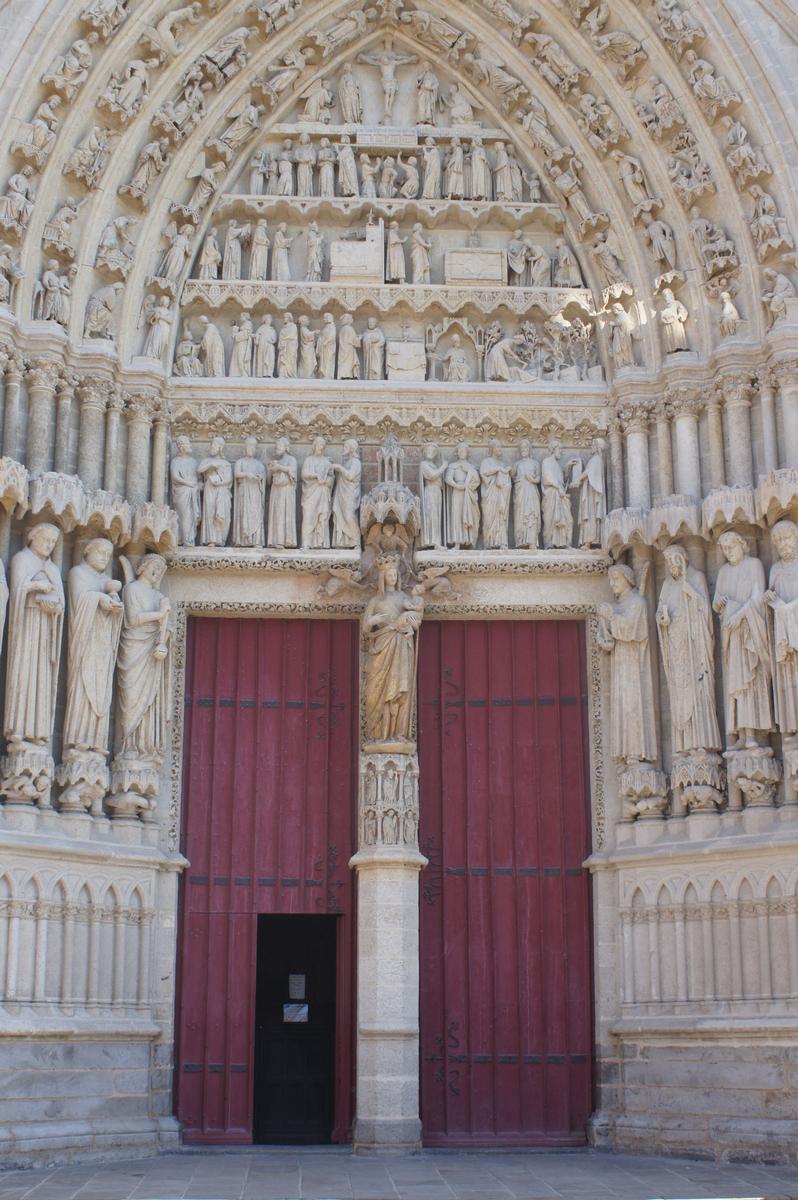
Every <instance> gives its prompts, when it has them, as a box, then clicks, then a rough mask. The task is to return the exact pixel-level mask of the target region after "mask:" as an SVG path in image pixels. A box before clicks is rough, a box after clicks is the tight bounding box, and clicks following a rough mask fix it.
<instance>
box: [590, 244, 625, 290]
mask: <svg viewBox="0 0 798 1200" xmlns="http://www.w3.org/2000/svg"><path fill="white" fill-rule="evenodd" d="M591 253H592V255H593V257H594V259H595V260H596V265H597V266H598V269H599V271H600V272H601V274H602V277H603V280H604V286H605V287H608V288H612V287H613V286H615V285H616V284H621V283H625V282H626V278H627V274H626V271H625V269H624V267H623V265H622V262H623V260H622V256H621V252H620V248H619V247H618V245H617V242H616V239H615V238H614V237H613V236H612V235H611V234H610V233H600V234H599V236H598V237H597V238H596V240H595V241H594V243H593V245H592V246H591Z"/></svg>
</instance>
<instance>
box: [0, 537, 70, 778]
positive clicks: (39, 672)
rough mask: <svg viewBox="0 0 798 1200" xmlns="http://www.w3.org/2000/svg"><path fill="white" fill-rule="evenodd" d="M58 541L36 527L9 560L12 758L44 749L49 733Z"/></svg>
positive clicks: (60, 611)
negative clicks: (28, 746) (54, 557)
mask: <svg viewBox="0 0 798 1200" xmlns="http://www.w3.org/2000/svg"><path fill="white" fill-rule="evenodd" d="M58 538H59V531H58V529H57V528H56V526H55V525H48V524H43V525H34V526H33V528H32V529H30V530H29V531H28V534H27V537H26V541H27V546H26V548H25V549H24V550H19V551H18V552H17V553H16V554H15V555H14V556H13V558H12V559H11V570H10V580H9V584H10V595H9V636H8V665H7V669H6V704H5V717H4V726H3V729H4V733H5V736H6V738H7V739H8V743H9V747H8V749H9V753H12V754H13V753H15V752H18V751H21V750H24V749H25V745H26V744H32V745H34V746H46V745H47V743H48V742H49V740H50V738H51V737H52V733H53V722H54V720H55V700H56V691H57V688H58V667H59V663H60V661H61V635H62V632H63V624H64V587H63V584H62V582H61V573H60V571H59V570H58V567H57V566H56V565H55V563H54V562H53V560H52V553H53V551H54V550H55V548H56V545H57V544H58Z"/></svg>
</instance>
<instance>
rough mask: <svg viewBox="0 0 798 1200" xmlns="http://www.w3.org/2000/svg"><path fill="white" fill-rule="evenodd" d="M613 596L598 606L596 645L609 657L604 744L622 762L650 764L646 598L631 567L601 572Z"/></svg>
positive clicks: (652, 721) (653, 744) (652, 737)
mask: <svg viewBox="0 0 798 1200" xmlns="http://www.w3.org/2000/svg"><path fill="white" fill-rule="evenodd" d="M607 575H608V578H609V583H610V587H611V588H612V594H613V596H614V600H612V601H611V602H609V603H606V602H605V603H602V604H599V606H598V616H599V622H600V630H599V637H598V644H599V646H600V647H601V649H602V650H604V651H605V652H606V653H607V654H609V655H610V662H611V668H612V669H611V677H612V682H611V688H610V697H611V700H610V721H611V727H610V748H611V753H612V757H613V758H614V759H615V760H616V761H618V762H622V763H625V764H627V765H630V764H634V763H640V762H650V763H653V762H656V759H657V735H656V711H655V708H654V683H653V676H652V674H651V648H650V644H649V636H648V610H647V608H646V601H645V599H644V597H643V596H641V594H640V592H639V591H638V589H637V587H636V586H635V577H634V573H633V571H632V569H631V567H627V566H624V565H623V564H616V565H615V566H613V567H610V569H609V571H608V572H607Z"/></svg>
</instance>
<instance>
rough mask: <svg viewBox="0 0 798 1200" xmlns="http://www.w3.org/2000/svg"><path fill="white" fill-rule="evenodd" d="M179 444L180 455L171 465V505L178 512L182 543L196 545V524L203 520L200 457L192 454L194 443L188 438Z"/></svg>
mask: <svg viewBox="0 0 798 1200" xmlns="http://www.w3.org/2000/svg"><path fill="white" fill-rule="evenodd" d="M176 447H177V454H175V455H174V457H173V458H172V461H171V463H170V464H169V474H170V478H171V483H172V507H173V508H174V510H175V512H176V513H177V528H178V539H179V542H180V545H181V546H193V545H194V544H195V542H196V540H197V526H198V525H199V523H200V520H201V519H202V506H201V504H200V495H201V490H200V483H199V475H198V473H197V460H196V459H195V458H194V455H193V454H192V453H191V442H190V441H189V439H188V438H187V437H179V438H177V442H176Z"/></svg>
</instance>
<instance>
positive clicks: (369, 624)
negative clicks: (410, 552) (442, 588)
mask: <svg viewBox="0 0 798 1200" xmlns="http://www.w3.org/2000/svg"><path fill="white" fill-rule="evenodd" d="M377 577H378V580H379V583H378V587H379V591H378V593H377V595H376V596H374V597H372V599H371V600H370V601H369V603H368V605H367V606H366V611H365V612H364V614H363V619H362V624H361V634H362V638H363V650H364V689H363V690H364V696H363V699H364V709H365V725H366V738H367V740H368V741H369V742H374V743H385V742H410V741H411V733H412V728H413V714H414V710H415V691H416V638H417V635H418V631H419V629H420V628H421V622H422V618H423V616H424V599H423V596H420V595H418V596H416V595H410V594H408V593H407V592H404V591H402V587H401V583H400V571H399V560H398V557H397V556H395V555H385V556H381V557H380V558H379V559H378V560H377Z"/></svg>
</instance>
